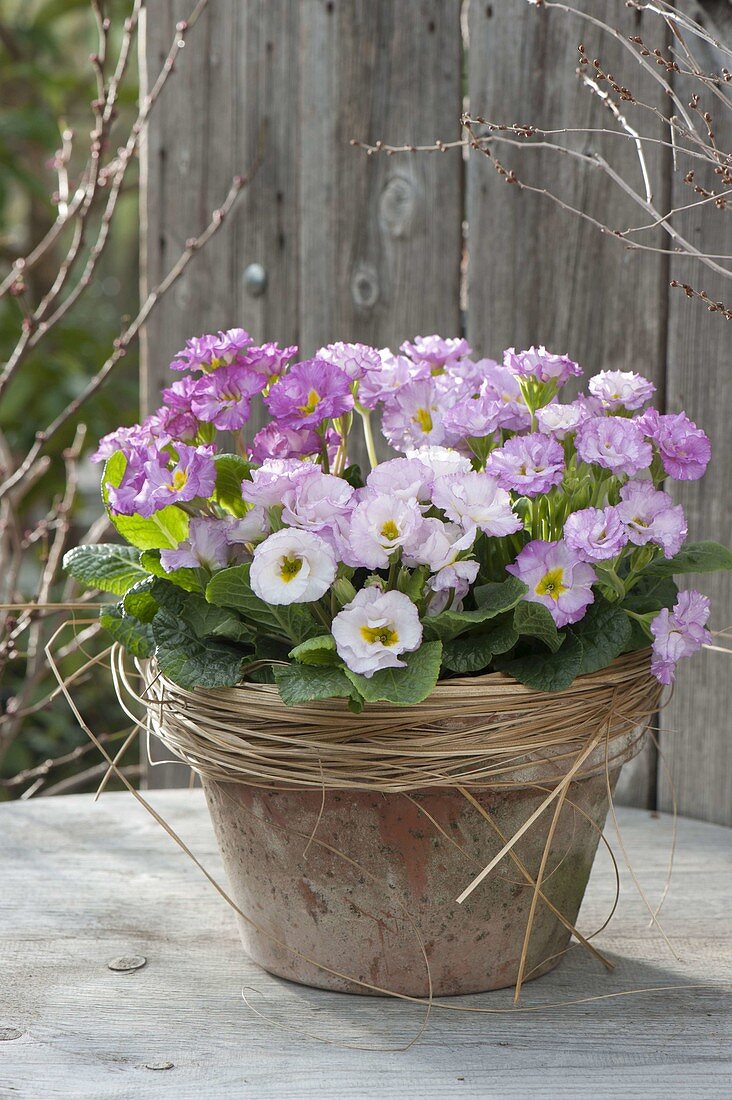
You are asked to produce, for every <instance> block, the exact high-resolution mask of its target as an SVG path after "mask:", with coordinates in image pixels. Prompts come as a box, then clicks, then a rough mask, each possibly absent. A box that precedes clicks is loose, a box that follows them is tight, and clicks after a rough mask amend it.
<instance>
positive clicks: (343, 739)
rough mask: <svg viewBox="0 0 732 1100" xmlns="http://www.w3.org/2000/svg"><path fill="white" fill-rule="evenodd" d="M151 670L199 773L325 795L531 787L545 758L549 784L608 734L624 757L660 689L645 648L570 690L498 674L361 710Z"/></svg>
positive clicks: (167, 736)
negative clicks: (191, 681)
mask: <svg viewBox="0 0 732 1100" xmlns="http://www.w3.org/2000/svg"><path fill="white" fill-rule="evenodd" d="M142 673H143V678H144V680H145V685H146V687H145V691H144V693H143V695H142V696H137V699H138V701H139V702H140V703H143V704H144V705H146V706H147V707H148V708H149V722H150V726H151V729H152V731H153V732H154V733H155V734H156V735H157V736H158V737H159V738H160V739H161V741H163V743H164V744H165V745H166V746H167V747H168V748H169V749H170V750H171V751H172V752H173V753H175V754H176V756H179V757H181V758H182V759H183V760H184V761H185V762H186V763H187V764H189V765H190V766H191V767H192V768H193V769H194V770H195V771H196V772H198V773H200V774H201V775H205V776H208V777H209V778H211V779H220V780H226V781H229V782H237V783H253V784H255V785H257V786H275V787H282V786H291V785H294V786H297V787H305V788H317V789H318V790H322V789H323V787H325V788H326V789H332V790H336V789H358V790H377V791H383V792H399V791H414V790H419V789H422V788H424V787H428V786H456V785H460V786H471V787H472V786H474V787H483V788H485V787H501V786H507V785H508V786H516V785H519V786H521V785H524V784H525V783H526V782H527V781H528V778H529V777H528V775H527V772H526V769H527V768H530V769H531V772H532V774H533V781H534V782H536V781H537V775H536V766H537V765H539V766H541V765H542V764H545V765H546V769H545V770H546V779H547V780H548V781H551V780H552V779H556V778H557V777H561V776H562V774H563V770H564V765H565V764H566V763H568V762H572V761H574V760H575V759H576V757H577V754H578V752H581V750H582V749H583V747H584V746H586V745H587V744H588V743H589V742H590V741H591V740H593V739H597V738H598V735H599V738H600V739H601V740H602V742H603V745H602V754H603V759H604V757H605V753H606V748H605V743H607V746H608V747H607V753H608V754H609V757H610V760H612V758H613V753H614V751H615V750H618V752H619V754H620V755H625V754H626V752H627V749H628V736H629V735H630V736H631V738H632V737H640V736H642V733H643V729H644V727H645V725H646V724H647V721H648V719H649V717H650V716H651V715H652V714H653V713H654V712H655V711H656V709H657V707H658V701H659V697H660V692H661V688H660V686H659V684H658V683H657V682H656V681H655V680H654V679H653V678H652V677H651V676H650V673H649V653H648V651H647V650H646V651H642V652H636V653H631V654H627V655H626V656H624V657H621V658H619V659H618V660H616V661H615V662H614V663H613V664H612V665H610V666H609V667H608V668H604V669H602V670H601V671H599V672H594V673H591V674H590V675H587V676H581V677H579V678H578V679H577V680H575V682H574V683H573V684H572V685H571V687H569V688H567V689H566V690H565V691H561V692H556V693H551V694H548V693H546V692H540V691H533V690H531V689H530V688H527V687H525V686H524V685H523V684H520V683H518V682H517V681H516V680H513V679H511V678H510V677H508V676H505V675H503V674H501V673H489V674H488V675H485V676H473V677H465V678H456V679H451V680H444V681H442V682H440V683H438V684H437V687H436V688H435V690H434V691H433V692H432V694H431V695H430V696H429V697H428V698H427V699H425V700H424V701H423V702H422V703H418V704H417V705H415V706H409V707H398V706H394V705H392V704H388V703H377V704H369V705H367V706H366V707H365V709H364V711H363V713H361V714H353V713H352V712H351V711H349V710H348V707H347V706H346V702H345V700H343V699H332V700H325V701H322V702H317V703H305V704H303V705H301V706H298V707H288V706H286V705H285V704H284V703H283V702H282V699H281V698H280V695H279V692H278V690H277V688H276V687H275V686H273V685H269V684H244V685H241V686H239V687H234V688H226V689H218V690H210V691H205V690H196V691H187V690H185V689H184V688H180V687H178V686H177V685H175V684H174V683H172V682H171V681H170V680H168V679H167V678H166V677H165V676H163V675H161V674H160V673H159V672H158V670H157V669H156V668H155V666H154V664H152V663H149V664H147V665H145V666H143V667H142ZM127 688H128V690H129V691H130V692H131V691H132V689H131V687H130V685H129V681H127ZM614 746H615V748H614ZM589 766H591V765H590V764H589V762H588V764H587V766H586V767H589ZM585 770H586V769H585Z"/></svg>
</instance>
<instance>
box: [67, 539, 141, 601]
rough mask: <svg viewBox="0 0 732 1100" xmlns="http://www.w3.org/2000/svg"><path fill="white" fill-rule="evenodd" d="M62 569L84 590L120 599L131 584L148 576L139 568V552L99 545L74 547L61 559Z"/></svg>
mask: <svg viewBox="0 0 732 1100" xmlns="http://www.w3.org/2000/svg"><path fill="white" fill-rule="evenodd" d="M64 569H65V570H66V572H67V573H70V574H71V576H72V577H73V578H74V580H77V581H80V582H81V584H83V585H85V586H86V587H87V588H101V589H102V591H104V592H114V594H115V596H123V595H124V594H125V592H126V591H127V589H128V588H131V587H132V585H133V584H136V583H137V582H138V581H140V580H143V579H144V578H145V577H146V576H147V570H146V569H145V568H144V567H143V566H142V565H141V564H140V551H139V550H135V548H134V547H133V546H115V545H114V544H112V543H99V544H97V545H95V546H75V547H74V549H73V550H69V551H68V553H67V554H65V555H64Z"/></svg>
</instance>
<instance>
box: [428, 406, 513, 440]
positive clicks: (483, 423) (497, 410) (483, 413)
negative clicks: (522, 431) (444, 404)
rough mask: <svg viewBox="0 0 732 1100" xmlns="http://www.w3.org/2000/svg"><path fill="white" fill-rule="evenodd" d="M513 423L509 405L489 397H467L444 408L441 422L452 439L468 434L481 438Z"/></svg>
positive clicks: (464, 436)
mask: <svg viewBox="0 0 732 1100" xmlns="http://www.w3.org/2000/svg"><path fill="white" fill-rule="evenodd" d="M513 423H514V411H513V409H512V408H511V406H510V405H508V404H506V403H505V402H503V401H497V400H495V399H494V398H489V397H468V398H463V400H462V401H458V403H457V404H456V405H453V406H452V408H449V409H447V410H446V412H445V415H444V418H443V424H444V427H445V433H446V435H447V436H448V437H449V438H451V439H454V440H460V439H466V438H468V437H470V436H473V437H475V438H482V437H484V436H487V435H494V434H495V432H497V431H499V430H500V429H501V428H509V427H510V426H511V425H512V424H513Z"/></svg>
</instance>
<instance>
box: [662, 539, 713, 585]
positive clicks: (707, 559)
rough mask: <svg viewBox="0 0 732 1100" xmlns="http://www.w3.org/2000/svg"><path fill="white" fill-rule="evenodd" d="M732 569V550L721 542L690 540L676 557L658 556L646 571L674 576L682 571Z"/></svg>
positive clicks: (701, 571)
mask: <svg viewBox="0 0 732 1100" xmlns="http://www.w3.org/2000/svg"><path fill="white" fill-rule="evenodd" d="M718 569H732V550H728V548H727V547H726V546H722V544H721V543H719V542H711V541H708V542H689V543H687V544H686V546H684V547H682V549H681V550H679V552H678V554H677V555H676V557H675V558H670V559H668V560H667V559H665V558H657V559H656V561H653V562H651V564H650V565H649V566H648V568H647V570H646V572H648V573H652V574H654V575H655V576H661V577H673V576H675V575H677V574H680V573H716V571H717V570H718Z"/></svg>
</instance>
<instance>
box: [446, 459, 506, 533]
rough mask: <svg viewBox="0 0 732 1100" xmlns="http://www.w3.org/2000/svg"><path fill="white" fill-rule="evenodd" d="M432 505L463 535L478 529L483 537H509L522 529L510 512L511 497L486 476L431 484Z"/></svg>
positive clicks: (463, 476) (455, 476)
mask: <svg viewBox="0 0 732 1100" xmlns="http://www.w3.org/2000/svg"><path fill="white" fill-rule="evenodd" d="M432 503H433V504H434V505H436V507H437V508H442V510H443V511H444V513H445V515H446V516H447V518H448V519H452V520H454V521H455V523H460V524H462V526H463V528H464V529H465V530H466V531H469V530H470V529H471V528H475V527H479V528H480V529H481V531H484V532H485V533H486V535H495V536H502V535H511V534H513V532H514V531H520V530H521V528H522V527H523V524H522V522H521V520H520V519H519V518H518V516H517V515H516V514H515V513H514V511H513V510H512V508H511V497H510V496H509V494H508V493H507V492H506V490H505V489H499V487H498V482H497V481H496V479H495V478H493V477H491V476H490V474H486V473H475V472H471V473H466V474H447V475H446V476H445V477H438V478H436V480H435V487H434V489H433V491H432Z"/></svg>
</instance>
